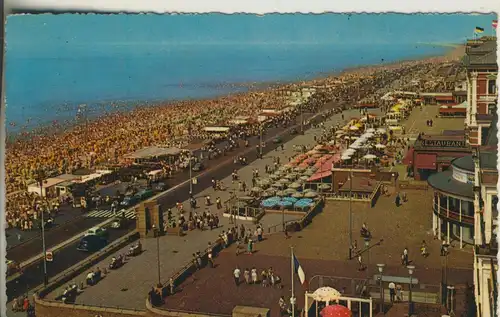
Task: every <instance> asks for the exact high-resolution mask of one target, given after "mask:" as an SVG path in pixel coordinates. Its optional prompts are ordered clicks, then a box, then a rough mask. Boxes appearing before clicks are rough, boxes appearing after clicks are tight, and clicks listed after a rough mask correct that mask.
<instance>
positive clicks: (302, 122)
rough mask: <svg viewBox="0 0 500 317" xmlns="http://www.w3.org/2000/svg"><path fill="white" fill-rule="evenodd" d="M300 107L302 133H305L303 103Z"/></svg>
mask: <svg viewBox="0 0 500 317" xmlns="http://www.w3.org/2000/svg"><path fill="white" fill-rule="evenodd" d="M299 108H300V134H304V111H303V110H302V103H301V104H300V105H299Z"/></svg>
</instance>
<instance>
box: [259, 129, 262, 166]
mask: <svg viewBox="0 0 500 317" xmlns="http://www.w3.org/2000/svg"><path fill="white" fill-rule="evenodd" d="M259 158H260V159H262V123H260V124H259Z"/></svg>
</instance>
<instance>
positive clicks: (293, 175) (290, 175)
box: [285, 173, 297, 179]
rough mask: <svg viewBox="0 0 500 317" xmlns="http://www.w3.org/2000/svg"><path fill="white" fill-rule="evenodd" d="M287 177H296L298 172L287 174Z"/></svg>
mask: <svg viewBox="0 0 500 317" xmlns="http://www.w3.org/2000/svg"><path fill="white" fill-rule="evenodd" d="M285 178H286V179H296V178H297V174H296V173H291V174H288V175H286V176H285Z"/></svg>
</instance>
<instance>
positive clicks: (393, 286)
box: [389, 282, 396, 303]
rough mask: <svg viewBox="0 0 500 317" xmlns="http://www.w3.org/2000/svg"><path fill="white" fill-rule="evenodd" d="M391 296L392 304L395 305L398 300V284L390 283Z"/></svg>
mask: <svg viewBox="0 0 500 317" xmlns="http://www.w3.org/2000/svg"><path fill="white" fill-rule="evenodd" d="M389 296H390V298H391V303H394V300H395V299H396V284H394V282H390V283H389Z"/></svg>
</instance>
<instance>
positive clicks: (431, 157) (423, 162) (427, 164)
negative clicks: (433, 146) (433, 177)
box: [415, 153, 436, 170]
mask: <svg viewBox="0 0 500 317" xmlns="http://www.w3.org/2000/svg"><path fill="white" fill-rule="evenodd" d="M415 167H416V168H421V169H429V170H435V169H436V154H421V153H419V154H417V157H416V158H415Z"/></svg>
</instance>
